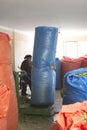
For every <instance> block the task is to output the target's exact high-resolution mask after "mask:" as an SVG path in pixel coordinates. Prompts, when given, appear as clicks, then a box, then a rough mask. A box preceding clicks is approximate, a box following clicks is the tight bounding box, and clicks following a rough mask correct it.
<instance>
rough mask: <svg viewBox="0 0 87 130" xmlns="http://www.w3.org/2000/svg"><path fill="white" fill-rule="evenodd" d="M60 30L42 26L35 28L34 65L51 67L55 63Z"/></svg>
mask: <svg viewBox="0 0 87 130" xmlns="http://www.w3.org/2000/svg"><path fill="white" fill-rule="evenodd" d="M57 36H58V28H56V27H47V26H41V27H36V28H35V39H34V51H33V65H35V66H36V67H39V68H40V67H45V66H50V65H53V64H54V63H55V54H56V44H57Z"/></svg>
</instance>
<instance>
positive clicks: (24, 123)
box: [18, 90, 62, 130]
mask: <svg viewBox="0 0 87 130" xmlns="http://www.w3.org/2000/svg"><path fill="white" fill-rule="evenodd" d="M25 104H26V105H25V108H23V105H22V104H21V109H20V110H19V128H18V130H49V128H50V126H51V125H52V124H53V123H54V122H55V119H56V115H57V114H58V112H59V111H60V109H61V107H62V98H61V95H60V90H56V97H55V104H54V105H53V106H51V107H49V108H44V109H37V108H36V109H35V108H34V111H33V109H32V107H30V108H29V104H28V103H26V102H25ZM27 108H28V109H29V110H30V109H32V111H28V112H27ZM25 109H26V110H25ZM29 112H30V113H29ZM38 113H39V114H38Z"/></svg>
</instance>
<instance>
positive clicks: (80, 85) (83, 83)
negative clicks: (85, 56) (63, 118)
mask: <svg viewBox="0 0 87 130" xmlns="http://www.w3.org/2000/svg"><path fill="white" fill-rule="evenodd" d="M84 100H87V68H80V69H76V70H73V71H69V72H67V73H66V74H65V75H64V87H63V104H72V103H75V102H82V101H84Z"/></svg>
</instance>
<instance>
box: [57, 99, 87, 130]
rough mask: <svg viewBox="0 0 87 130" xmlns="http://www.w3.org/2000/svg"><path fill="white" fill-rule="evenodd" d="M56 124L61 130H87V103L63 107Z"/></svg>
mask: <svg viewBox="0 0 87 130" xmlns="http://www.w3.org/2000/svg"><path fill="white" fill-rule="evenodd" d="M56 123H57V125H58V127H59V130H87V101H84V102H82V103H80V102H77V103H74V104H70V105H63V107H62V110H61V111H60V112H59V114H58V116H57V118H56Z"/></svg>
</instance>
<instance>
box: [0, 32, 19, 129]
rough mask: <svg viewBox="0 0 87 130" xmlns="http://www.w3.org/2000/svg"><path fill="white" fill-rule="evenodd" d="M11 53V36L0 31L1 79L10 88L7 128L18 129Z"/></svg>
mask: <svg viewBox="0 0 87 130" xmlns="http://www.w3.org/2000/svg"><path fill="white" fill-rule="evenodd" d="M11 54H12V53H11V45H10V38H9V36H8V35H7V34H5V33H1V32H0V81H2V83H4V84H5V85H6V86H7V88H8V89H9V90H10V99H9V107H8V111H7V120H6V121H7V129H6V130H17V129H18V104H17V96H16V88H15V83H14V77H13V71H12V60H11ZM1 122H2V121H1ZM0 130H2V129H0Z"/></svg>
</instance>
